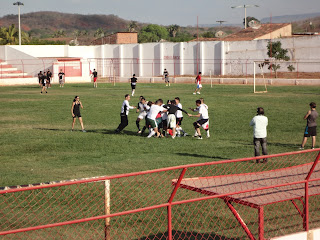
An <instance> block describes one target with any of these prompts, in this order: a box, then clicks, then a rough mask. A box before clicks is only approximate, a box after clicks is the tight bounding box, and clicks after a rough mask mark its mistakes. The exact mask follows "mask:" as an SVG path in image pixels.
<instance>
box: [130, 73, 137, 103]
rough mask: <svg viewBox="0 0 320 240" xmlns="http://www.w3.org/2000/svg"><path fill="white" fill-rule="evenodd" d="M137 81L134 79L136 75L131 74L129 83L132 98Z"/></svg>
mask: <svg viewBox="0 0 320 240" xmlns="http://www.w3.org/2000/svg"><path fill="white" fill-rule="evenodd" d="M137 81H138V79H137V78H136V75H135V74H133V76H132V78H130V82H131V96H132V97H133V96H134V92H135V90H136V84H137Z"/></svg>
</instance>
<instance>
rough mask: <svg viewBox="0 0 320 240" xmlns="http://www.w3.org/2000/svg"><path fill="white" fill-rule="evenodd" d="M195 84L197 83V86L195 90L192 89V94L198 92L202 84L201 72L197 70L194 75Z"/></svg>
mask: <svg viewBox="0 0 320 240" xmlns="http://www.w3.org/2000/svg"><path fill="white" fill-rule="evenodd" d="M195 82H196V84H197V88H196V90H194V92H193V94H197V93H198V94H200V91H201V88H202V84H201V72H199V74H198V75H197V77H196V81H195Z"/></svg>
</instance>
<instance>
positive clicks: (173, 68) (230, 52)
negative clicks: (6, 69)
mask: <svg viewBox="0 0 320 240" xmlns="http://www.w3.org/2000/svg"><path fill="white" fill-rule="evenodd" d="M268 41H269V40H256V41H240V42H220V41H212V42H181V43H171V42H162V43H145V44H123V45H108V44H106V45H101V46H68V45H66V46H61V45H60V46H59V45H41V46H34V45H22V46H18V45H7V46H0V59H2V60H8V61H9V60H11V61H13V60H17V61H21V60H23V61H24V62H26V61H27V60H28V61H35V62H36V61H39V58H42V60H41V61H42V65H43V61H44V60H43V58H51V59H53V58H61V57H76V58H81V59H82V63H83V64H84V66H83V71H84V72H83V74H82V76H83V77H84V78H86V81H90V80H89V71H90V70H93V68H96V69H97V68H98V72H99V75H100V76H110V69H108V68H107V67H106V66H107V65H108V64H107V63H106V62H105V61H108V60H107V59H117V62H118V66H117V69H116V70H115V69H113V70H112V71H115V73H116V76H119V77H125V78H128V77H130V76H131V75H132V74H133V73H135V74H136V75H137V76H139V77H155V76H160V75H161V74H162V72H163V69H164V68H167V70H168V71H169V73H170V75H171V76H173V75H195V74H196V73H197V72H198V71H201V72H202V74H203V75H209V74H210V72H211V74H212V75H219V74H220V73H221V75H232V74H235V75H238V73H242V74H243V73H246V74H253V64H252V62H253V61H255V60H264V59H267V58H268V56H267V44H268ZM273 41H281V42H282V47H283V48H286V49H288V50H289V56H290V58H291V60H292V61H303V62H306V61H310V62H312V61H314V62H317V63H316V64H311V65H310V66H311V67H304V68H303V69H302V68H301V69H299V71H301V70H306V71H313V72H317V71H320V66H319V64H320V36H308V37H293V38H284V39H274V40H273ZM96 59H101V61H102V62H100V63H99V66H98V60H96ZM51 61H52V60H51ZM88 61H90V67H89V64H88V65H86V64H85V62H88ZM47 63H48V64H50V61H49V60H47ZM47 63H46V64H45V65H47ZM173 63H174V64H173ZM17 64H18V65H19V63H18V62H17ZM31 65H33V64H31ZM99 67H100V69H99ZM40 68H41V67H40ZM46 68H50V67H47V66H46ZM51 68H52V66H51ZM89 68H90V69H89ZM101 68H102V69H101ZM20 70H21V69H20ZM24 71H25V72H27V73H29V74H30V75H32V76H35V72H37V71H38V69H37V68H36V67H30V69H28V68H26V69H24ZM31 73H32V74H31Z"/></svg>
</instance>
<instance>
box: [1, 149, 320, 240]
mask: <svg viewBox="0 0 320 240" xmlns="http://www.w3.org/2000/svg"><path fill="white" fill-rule="evenodd" d="M319 151H320V149H314V150H306V151H299V152H292V153H284V154H275V155H269V156H267V158H268V163H260V164H257V163H256V160H259V159H264V158H266V156H261V157H257V158H243V159H235V160H224V161H218V162H209V163H201V164H189V165H184V166H176V167H170V168H164V169H156V170H150V171H145V172H137V173H129V174H120V175H113V176H105V177H97V178H92V179H81V180H74V181H63V182H53V183H43V184H33V185H28V186H14V187H7V188H5V189H2V190H0V236H2V238H4V239H35V238H37V239H48V238H50V239H53V238H63V239H214V238H217V239H219V237H220V238H222V239H247V238H249V239H267V238H270V237H275V236H281V235H285V234H289V233H293V232H297V231H302V230H305V231H307V230H309V229H310V228H315V227H319V219H320V213H319V210H320V209H319V206H318V201H319V195H320V166H319V164H318V162H319V157H320V152H319Z"/></svg>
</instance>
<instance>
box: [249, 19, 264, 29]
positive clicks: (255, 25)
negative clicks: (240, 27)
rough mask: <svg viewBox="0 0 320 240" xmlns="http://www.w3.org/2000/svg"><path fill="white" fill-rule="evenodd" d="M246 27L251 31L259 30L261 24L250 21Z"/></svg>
mask: <svg viewBox="0 0 320 240" xmlns="http://www.w3.org/2000/svg"><path fill="white" fill-rule="evenodd" d="M248 26H249V27H251V28H253V29H259V28H260V27H261V23H260V22H258V21H256V20H251V21H250V22H249V23H248Z"/></svg>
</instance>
